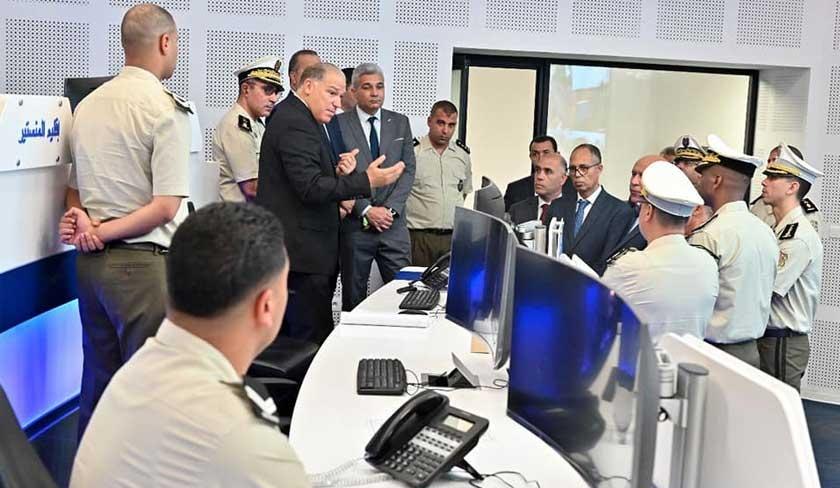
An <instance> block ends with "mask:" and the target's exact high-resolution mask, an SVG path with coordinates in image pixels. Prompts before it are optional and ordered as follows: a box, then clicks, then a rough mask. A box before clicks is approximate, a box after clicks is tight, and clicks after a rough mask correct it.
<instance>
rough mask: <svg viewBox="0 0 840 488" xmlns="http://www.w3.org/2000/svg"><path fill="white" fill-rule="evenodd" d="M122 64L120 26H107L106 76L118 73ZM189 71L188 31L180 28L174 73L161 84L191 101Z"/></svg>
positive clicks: (123, 56)
mask: <svg viewBox="0 0 840 488" xmlns="http://www.w3.org/2000/svg"><path fill="white" fill-rule="evenodd" d="M124 63H125V54H124V53H123V49H122V43H121V42H120V26H119V24H111V25H109V26H108V74H111V75H115V74H117V73H119V72H120V69H122V66H123V64H124ZM190 71H191V69H190V30H189V29H186V28H183V27H181V28H179V29H178V62H177V64H176V66H175V73H174V74H173V75H172V78H170V79H168V80H164V82H163V84H164V85H166V87H167V88H169V89H170V90H171V91H172V92H174V93H176V94H177V95H179V96H181V97H184V98H186V99H191V98H192V92H191V87H192V82H191V78H190Z"/></svg>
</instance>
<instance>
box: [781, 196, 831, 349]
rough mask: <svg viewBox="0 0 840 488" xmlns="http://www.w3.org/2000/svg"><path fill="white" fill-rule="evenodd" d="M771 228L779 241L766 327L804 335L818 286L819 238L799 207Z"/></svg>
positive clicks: (812, 318)
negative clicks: (777, 259)
mask: <svg viewBox="0 0 840 488" xmlns="http://www.w3.org/2000/svg"><path fill="white" fill-rule="evenodd" d="M773 230H774V231H775V233H776V238H777V239H778V242H779V263H778V268H777V271H776V282H775V284H774V286H773V299H772V301H771V302H770V322H769V323H768V324H767V327H768V328H771V329H784V328H787V329H791V330H794V331H796V332H802V333H805V334H807V333H809V332H810V331H811V324H812V323H813V322H814V316H815V315H816V313H817V302H818V299H819V296H820V286H821V285H822V260H823V246H822V241H820V237H819V235H817V231H816V230H814V228H813V227H812V226H811V224H810V222H809V220H808V218H807V217H806V216H805V215H804V212H803V211H802V207H796V208H794V209H793V210H791V211H790V212H788V213H787V215H785V217H784V218H783V219H782V220H781V222H779V223H778V225H776V227H775V228H774V229H773Z"/></svg>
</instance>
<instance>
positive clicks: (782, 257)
mask: <svg viewBox="0 0 840 488" xmlns="http://www.w3.org/2000/svg"><path fill="white" fill-rule="evenodd" d="M787 259H788V255H787V254H785V252H784V251H779V268H784V267H785V264H787Z"/></svg>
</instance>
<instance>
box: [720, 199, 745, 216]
mask: <svg viewBox="0 0 840 488" xmlns="http://www.w3.org/2000/svg"><path fill="white" fill-rule="evenodd" d="M734 212H749V210H748V209H747V203H746V202H744V201H743V200H737V201H734V202H729V203H725V204H723V206H722V207H720V208H719V209H718V210H717V212H715V215H718V214H724V213H734Z"/></svg>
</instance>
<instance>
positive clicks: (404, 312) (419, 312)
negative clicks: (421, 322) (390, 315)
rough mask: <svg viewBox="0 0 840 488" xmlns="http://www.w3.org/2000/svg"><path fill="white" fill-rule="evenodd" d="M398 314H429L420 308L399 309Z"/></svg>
mask: <svg viewBox="0 0 840 488" xmlns="http://www.w3.org/2000/svg"><path fill="white" fill-rule="evenodd" d="M399 313H400V315H429V314H428V313H426V312H424V311H422V310H400V312H399Z"/></svg>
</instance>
